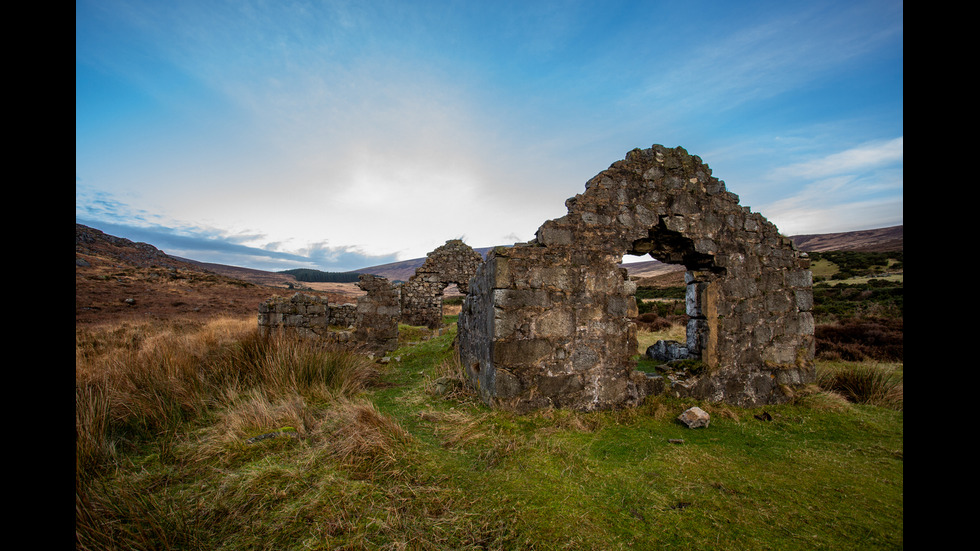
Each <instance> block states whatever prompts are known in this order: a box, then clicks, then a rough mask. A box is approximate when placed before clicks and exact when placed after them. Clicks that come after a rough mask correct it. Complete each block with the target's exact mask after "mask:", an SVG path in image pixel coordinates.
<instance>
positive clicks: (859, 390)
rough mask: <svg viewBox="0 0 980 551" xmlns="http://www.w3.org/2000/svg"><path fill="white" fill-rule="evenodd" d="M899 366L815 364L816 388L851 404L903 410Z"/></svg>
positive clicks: (843, 363)
mask: <svg viewBox="0 0 980 551" xmlns="http://www.w3.org/2000/svg"><path fill="white" fill-rule="evenodd" d="M899 365H900V364H897V365H896V364H882V363H868V362H863V363H859V362H817V384H818V385H819V386H820V388H822V389H824V390H826V391H830V392H836V393H838V394H840V395H842V396H843V397H844V398H846V399H847V400H848V401H850V402H855V403H859V404H870V405H875V406H881V407H887V408H891V409H897V410H902V409H903V408H904V402H905V391H904V383H903V377H902V372H901V368H900V367H899Z"/></svg>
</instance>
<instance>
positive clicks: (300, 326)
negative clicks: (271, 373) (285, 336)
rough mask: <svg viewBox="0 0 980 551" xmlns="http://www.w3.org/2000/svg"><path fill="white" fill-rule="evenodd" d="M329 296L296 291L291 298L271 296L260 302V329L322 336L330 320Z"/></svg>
mask: <svg viewBox="0 0 980 551" xmlns="http://www.w3.org/2000/svg"><path fill="white" fill-rule="evenodd" d="M330 310H331V307H330V304H329V302H328V301H327V299H325V298H322V297H318V296H313V295H305V294H302V293H296V294H294V295H293V296H291V297H288V298H287V297H278V296H276V297H272V298H270V299H269V300H267V301H265V302H263V303H262V304H259V332H260V333H261V334H263V335H269V334H271V333H272V332H273V331H275V330H282V331H289V332H293V333H295V334H296V335H299V336H301V337H305V338H319V337H323V336H324V335H325V334H326V333H327V332H328V331H329V326H330V325H331V323H330Z"/></svg>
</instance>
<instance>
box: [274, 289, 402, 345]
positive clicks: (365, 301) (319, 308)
mask: <svg viewBox="0 0 980 551" xmlns="http://www.w3.org/2000/svg"><path fill="white" fill-rule="evenodd" d="M358 285H359V286H360V287H361V289H364V290H365V291H367V293H368V294H367V295H365V296H361V297H359V298H358V301H357V304H356V305H355V304H330V303H329V302H328V301H327V299H325V298H322V297H318V296H313V295H305V294H302V293H296V294H294V295H293V296H291V297H288V298H287V297H279V296H276V297H272V298H270V299H269V300H267V301H265V302H263V303H262V304H260V305H259V316H258V325H259V332H260V334H262V335H263V336H269V335H272V334H274V333H277V332H280V333H284V334H285V333H290V334H293V335H297V336H299V337H302V338H310V339H317V340H320V341H322V342H324V343H329V344H334V345H341V346H344V347H347V348H355V347H360V348H362V349H365V350H367V351H368V352H371V353H385V352H388V351H391V350H394V349H395V348H397V346H398V316H399V306H398V292H397V289H395V288H394V287H392V286H391V284H390V283H388V280H387V279H385V278H380V277H376V276H361V282H360V283H359V284H358Z"/></svg>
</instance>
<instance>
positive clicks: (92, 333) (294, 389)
mask: <svg viewBox="0 0 980 551" xmlns="http://www.w3.org/2000/svg"><path fill="white" fill-rule="evenodd" d="M75 359H76V363H75V373H76V378H75V460H76V469H75V482H76V483H75V494H76V538H77V540H78V543H79V546H80V547H82V548H106V545H107V543H108V542H112V541H117V540H120V538H121V541H126V545H124V546H122V547H131V548H153V547H156V546H157V545H162V544H166V543H167V541H169V540H167V539H163V540H161V539H160V538H159V537H156V536H154V537H151V538H149V539H148V540H146V541H140V540H139V538H134V537H129V536H126V534H123V533H121V532H117V531H114V529H113V528H112V527H113V526H116V525H127V526H131V525H132V524H131V521H132V518H133V516H134V515H135V513H134V511H143V512H144V513H145V512H146V510H147V508H149V509H150V510H152V509H153V507H154V504H153V503H147V502H145V497H144V496H140V495H139V494H138V493H135V494H133V495H131V496H128V497H127V496H121V495H119V493H118V490H111V489H110V490H107V489H106V488H104V487H102V485H101V484H100V482H99V480H100V478H101V477H103V476H105V475H107V474H108V473H111V472H112V470H113V468H114V467H115V466H117V460H118V457H119V453H120V451H121V450H135V449H137V448H140V447H145V446H151V447H156V448H157V450H158V452H157V456H158V457H160V458H161V459H171V458H172V456H173V455H174V454H175V453H176V452H175V447H176V446H178V445H179V442H178V439H177V436H176V435H177V433H178V432H183V431H186V429H187V427H188V426H193V425H194V423H196V422H198V421H199V420H201V419H205V418H208V417H213V416H215V414H216V412H220V415H218V417H219V418H220V419H223V421H221V422H218V423H216V424H213V425H211V426H213V427H220V428H221V430H222V433H223V437H222V438H218V439H216V442H217V445H218V447H220V446H221V443H222V442H224V443H225V444H227V442H229V441H235V442H237V445H239V446H240V442H238V440H240V439H241V438H244V437H245V436H247V435H248V433H249V431H250V430H260V429H266V428H269V427H273V428H281V427H283V426H290V427H298V428H299V430H303V431H304V432H308V431H312V430H314V429H316V428H317V427H316V424H315V423H314V422H313V421H312V417H313V413H312V406H310V405H309V404H310V403H322V402H325V401H330V400H340V399H349V398H350V397H352V396H354V395H356V394H357V393H358V392H359V391H360V390H362V389H363V388H364V386H365V385H366V384H367V383H368V382H369V381H370V379H371V377H372V376H373V375H374V368H373V364H372V363H370V362H369V361H368V360H367V359H366V358H364V357H362V356H358V355H355V354H352V353H349V352H344V351H337V350H330V349H327V348H323V347H322V346H318V345H315V344H313V343H311V342H308V341H302V340H299V339H294V338H289V337H277V338H263V337H262V336H260V335H259V334H258V332H257V328H256V326H255V323H254V320H251V319H248V320H234V319H219V320H214V321H212V322H210V323H206V324H200V325H196V326H177V325H173V324H158V325H155V326H153V325H150V324H141V325H119V326H112V327H103V328H99V329H94V330H93V329H89V330H86V331H84V332H78V331H76V354H75ZM294 430H296V429H295V428H294ZM209 450H210V451H209ZM196 453H197V454H198V456H201V455H202V454H203V455H204V456H208V455H213V454H214V453H216V452H215V451H214V449H209V448H208V447H207V446H202V447H200V449H198V451H197V452H196ZM134 500H135V501H134ZM127 503H128V504H129V505H125V504H127ZM126 507H130V508H132V511H130V510H127V509H126ZM137 516H138V515H137ZM161 518H165V517H161ZM127 519H128V520H127ZM171 520H173V519H171ZM140 522H145V520H142V521H140ZM173 528H174V526H161V525H154V526H150V527H145V528H144V529H140V530H139V532H140V534H142V535H143V536H146V535H147V534H153V533H158V534H170V533H171V532H172V529H173ZM105 530H108V531H109V532H111V534H108V533H105V532H104V531H105ZM84 542H90V543H87V544H86V543H84ZM165 546H166V545H165ZM111 547H112V546H110V547H109V548H111Z"/></svg>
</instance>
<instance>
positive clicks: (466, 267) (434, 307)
mask: <svg viewBox="0 0 980 551" xmlns="http://www.w3.org/2000/svg"><path fill="white" fill-rule="evenodd" d="M482 263H483V257H482V256H481V255H480V253H478V252H476V251H475V250H473V248H471V247H470V246H469V245H467V244H466V243H463V241H462V240H460V239H450V240H449V241H446V244H445V245H442V246H440V247H438V248H436V249H435V250H433V251H432V252H430V253H429V254H427V255H426V257H425V262H424V263H423V264H422V266H420V267H419V268H418V269H416V270H415V274H414V275H412V277H411V278H409V280H408V281H406V282H405V283H404V284H403V285H402V286H401V312H402V314H401V319H402V322H403V323H406V324H408V325H424V326H426V327H429V328H430V329H436V328H439V327H442V297H443V293H444V291H445V290H446V287H448V286H450V285H453V284H455V285H456V286H457V287H458V288H459V291H460V292H461V293H463V294H464V295H465V294H466V293H467V291H468V285H469V281H470V278H471V277H473V275H474V274H476V270H477V268H478V267H479V266H480V264H482Z"/></svg>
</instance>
